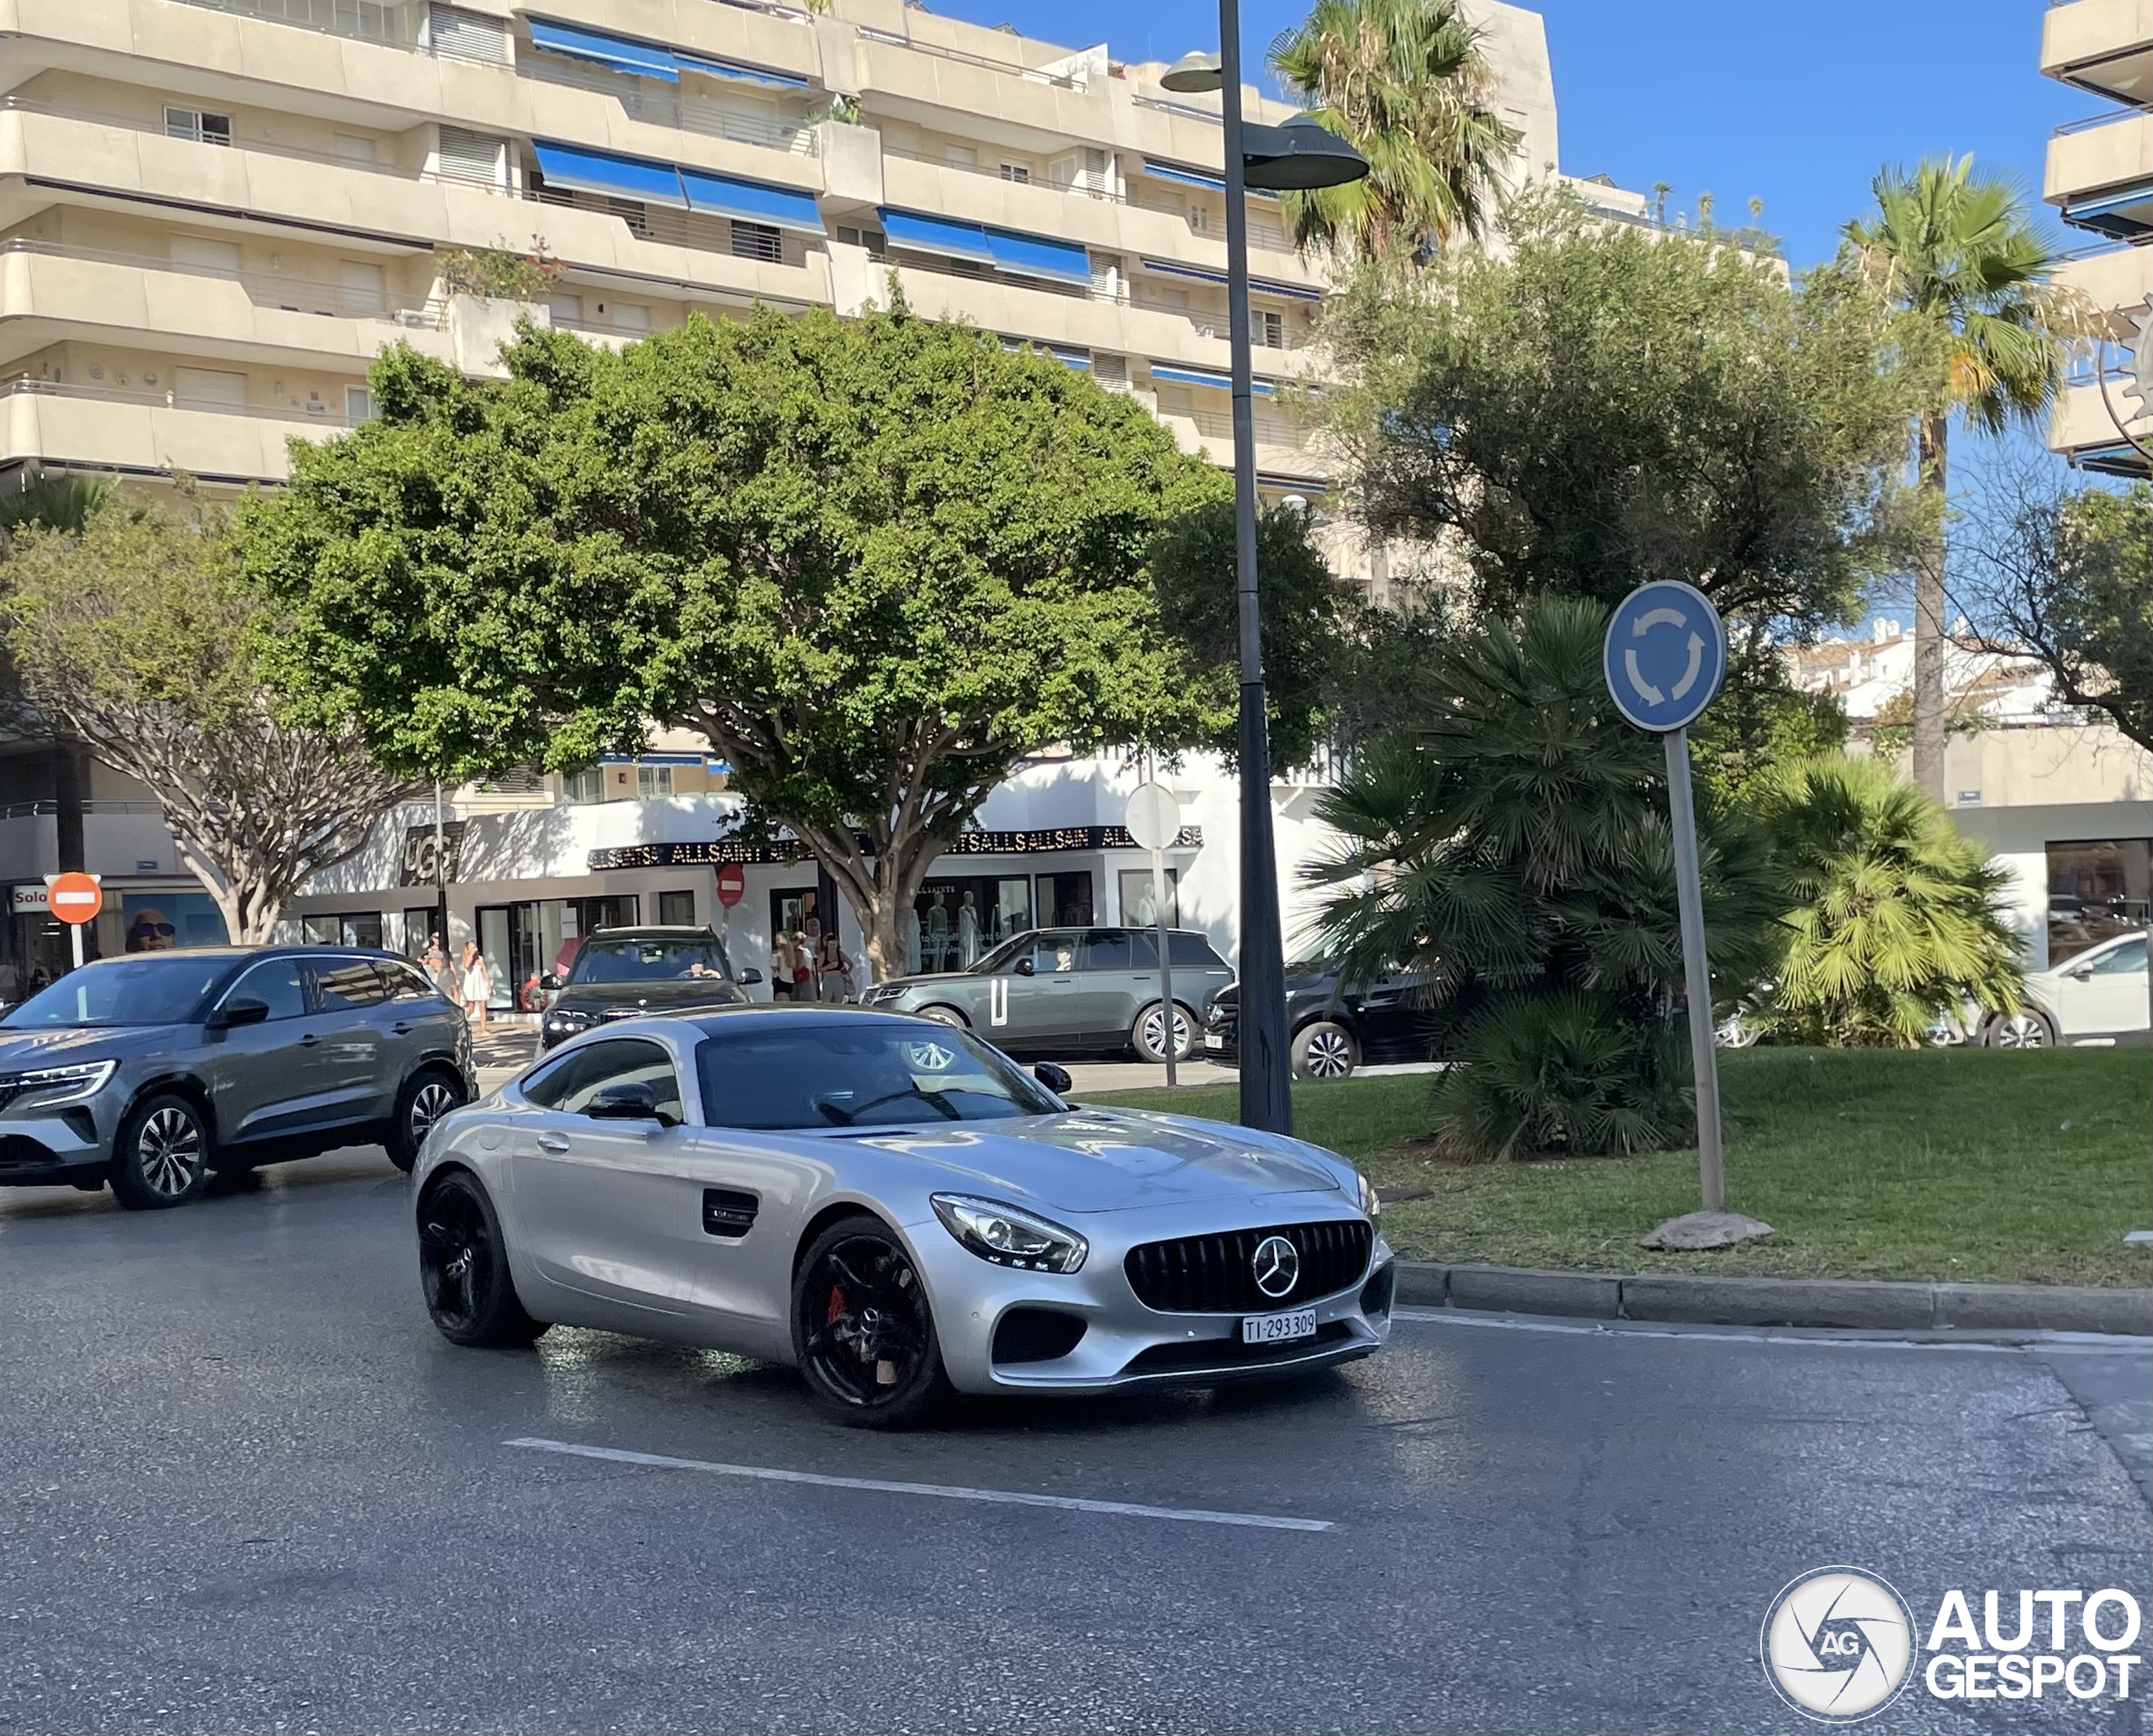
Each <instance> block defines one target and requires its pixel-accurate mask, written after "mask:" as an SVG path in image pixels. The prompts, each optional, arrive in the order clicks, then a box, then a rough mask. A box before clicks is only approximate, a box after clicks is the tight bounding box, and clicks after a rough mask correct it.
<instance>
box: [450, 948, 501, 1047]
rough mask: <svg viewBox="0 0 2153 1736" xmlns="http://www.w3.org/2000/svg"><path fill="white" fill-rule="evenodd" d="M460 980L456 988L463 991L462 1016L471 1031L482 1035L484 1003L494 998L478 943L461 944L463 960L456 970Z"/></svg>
mask: <svg viewBox="0 0 2153 1736" xmlns="http://www.w3.org/2000/svg"><path fill="white" fill-rule="evenodd" d="M458 976H459V977H460V978H461V979H462V981H461V982H460V983H459V984H458V987H461V988H462V990H463V1016H464V1017H465V1018H466V1019H469V1020H470V1021H471V1027H472V1029H473V1030H476V1031H479V1032H481V1033H483V1032H484V1030H485V1029H486V1003H487V1002H489V1001H490V1000H491V999H493V998H494V979H493V976H492V974H491V973H490V972H489V971H488V970H487V969H486V955H485V954H484V953H483V952H481V951H479V943H478V942H477V941H475V940H466V941H465V942H464V943H463V961H462V963H461V965H460V966H458Z"/></svg>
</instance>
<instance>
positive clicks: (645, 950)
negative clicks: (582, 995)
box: [569, 937, 733, 987]
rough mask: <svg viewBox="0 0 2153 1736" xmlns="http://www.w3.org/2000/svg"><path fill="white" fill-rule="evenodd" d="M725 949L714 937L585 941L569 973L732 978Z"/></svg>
mask: <svg viewBox="0 0 2153 1736" xmlns="http://www.w3.org/2000/svg"><path fill="white" fill-rule="evenodd" d="M732 974H733V971H732V968H731V966H728V965H727V963H726V961H725V951H724V949H723V948H722V947H721V946H720V945H718V944H717V941H716V940H715V939H696V938H693V937H683V938H681V939H677V940H673V939H657V940H608V939H589V940H586V941H585V942H584V943H583V947H582V950H580V951H579V952H578V953H577V954H576V955H575V966H574V968H573V969H572V970H570V971H569V986H570V987H574V985H576V984H578V983H582V982H676V981H679V980H680V979H682V978H697V977H704V976H731V975H732Z"/></svg>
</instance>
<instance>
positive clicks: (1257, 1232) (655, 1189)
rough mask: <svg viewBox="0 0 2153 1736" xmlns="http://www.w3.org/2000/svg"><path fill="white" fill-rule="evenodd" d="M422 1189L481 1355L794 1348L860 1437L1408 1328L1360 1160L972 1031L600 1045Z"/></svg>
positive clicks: (583, 1045)
mask: <svg viewBox="0 0 2153 1736" xmlns="http://www.w3.org/2000/svg"><path fill="white" fill-rule="evenodd" d="M1039 1072H1040V1073H1041V1074H1043V1075H1045V1078H1046V1080H1048V1081H1050V1082H1052V1083H1054V1084H1057V1085H1059V1086H1061V1088H1064V1089H1066V1088H1067V1084H1068V1076H1067V1075H1066V1074H1065V1073H1063V1072H1061V1069H1059V1068H1057V1067H1043V1068H1041V1069H1039ZM414 1198H415V1201H416V1204H417V1220H418V1232H419V1266H420V1273H421V1281H422V1283H423V1284H424V1288H425V1291H426V1306H427V1308H428V1310H430V1311H431V1314H432V1315H433V1318H434V1321H435V1324H436V1326H439V1327H440V1328H441V1330H442V1332H444V1333H445V1334H446V1335H447V1336H448V1337H449V1338H451V1339H452V1340H453V1341H454V1342H457V1343H458V1344H471V1345H502V1344H521V1343H528V1342H531V1340H532V1339H533V1338H535V1337H537V1336H538V1334H540V1333H541V1332H542V1331H545V1330H546V1328H547V1327H548V1326H549V1325H554V1324H559V1325H563V1326H596V1327H602V1328H605V1329H606V1330H608V1331H616V1332H632V1333H637V1334H640V1335H642V1336H647V1337H653V1338H669V1339H676V1340H680V1341H681V1342H686V1343H690V1344H698V1345H706V1346H709V1347H713V1348H717V1349H721V1350H728V1351H733V1352H738V1353H740V1354H742V1355H745V1356H750V1357H756V1358H764V1359H766V1360H770V1361H775V1362H783V1363H793V1364H794V1365H796V1367H798V1368H799V1369H800V1370H801V1373H802V1374H803V1375H804V1376H805V1377H806V1379H807V1385H808V1389H809V1390H810V1391H811V1392H812V1394H813V1395H814V1397H815V1399H816V1400H817V1403H818V1404H819V1405H822V1406H823V1408H824V1409H826V1410H828V1411H829V1412H830V1413H831V1414H833V1416H837V1417H838V1418H840V1419H842V1420H844V1421H849V1422H856V1423H862V1424H870V1425H873V1424H885V1423H903V1422H909V1421H916V1420H918V1419H919V1418H921V1417H922V1416H925V1415H926V1414H928V1412H930V1411H931V1410H933V1409H934V1407H935V1405H937V1403H938V1402H939V1400H941V1398H942V1397H943V1396H944V1395H946V1394H947V1393H948V1392H949V1391H950V1389H952V1388H954V1389H956V1390H958V1391H961V1392H968V1393H995V1392H1034V1393H1036V1392H1077V1393H1081V1392H1100V1391H1104V1390H1107V1389H1112V1388H1116V1387H1123V1386H1131V1385H1136V1384H1143V1383H1151V1382H1177V1383H1182V1384H1195V1385H1210V1384H1218V1383H1220V1382H1224V1381H1227V1380H1234V1379H1244V1378H1247V1377H1250V1376H1256V1375H1277V1374H1279V1373H1285V1372H1288V1371H1295V1370H1302V1369H1307V1368H1315V1367H1318V1366H1320V1365H1323V1364H1326V1363H1337V1362H1343V1361H1346V1360H1348V1359H1350V1358H1354V1357H1362V1356H1366V1355H1367V1354H1368V1353H1369V1352H1371V1351H1373V1350H1375V1349H1376V1348H1377V1347H1379V1346H1380V1345H1381V1344H1382V1343H1383V1340H1384V1338H1385V1336H1387V1335H1388V1333H1389V1327H1390V1305H1391V1293H1392V1289H1393V1284H1394V1269H1393V1263H1392V1258H1391V1252H1390V1250H1389V1247H1388V1246H1385V1244H1384V1242H1383V1237H1382V1236H1381V1235H1380V1234H1378V1230H1377V1225H1376V1217H1377V1213H1378V1210H1379V1209H1380V1208H1379V1206H1378V1202H1377V1199H1376V1196H1375V1193H1374V1190H1373V1188H1370V1187H1369V1186H1368V1184H1367V1182H1365V1181H1364V1180H1362V1178H1361V1177H1360V1176H1359V1175H1358V1174H1357V1173H1356V1172H1355V1171H1354V1170H1353V1168H1352V1166H1351V1165H1350V1164H1348V1163H1347V1162H1345V1160H1344V1159H1342V1158H1340V1157H1337V1156H1333V1155H1332V1154H1331V1153H1330V1152H1328V1151H1322V1150H1320V1149H1319V1148H1318V1147H1316V1146H1309V1145H1304V1144H1303V1143H1301V1142H1300V1141H1297V1140H1291V1139H1286V1138H1283V1137H1281V1136H1278V1135H1272V1134H1263V1133H1255V1132H1251V1131H1249V1130H1246V1129H1243V1128H1237V1127H1227V1126H1223V1125H1219V1124H1218V1123H1216V1122H1209V1121H1195V1120H1190V1119H1186V1118H1184V1117H1181V1116H1176V1115H1164V1114H1151V1113H1148V1112H1139V1111H1134V1110H1129V1109H1082V1108H1078V1107H1075V1106H1072V1105H1071V1104H1066V1103H1064V1102H1063V1101H1062V1100H1061V1098H1060V1097H1059V1096H1057V1095H1056V1094H1055V1092H1054V1091H1052V1090H1050V1089H1049V1088H1048V1086H1047V1084H1046V1083H1043V1082H1041V1081H1040V1080H1039V1078H1035V1077H1032V1076H1029V1075H1027V1074H1025V1073H1024V1072H1021V1071H1020V1070H1019V1069H1018V1067H1017V1066H1015V1064H1014V1063H1013V1062H1012V1061H1009V1060H1008V1058H1007V1057H1006V1056H1003V1055H1002V1054H1001V1053H1000V1052H999V1051H997V1050H995V1049H992V1048H990V1047H988V1046H987V1045H985V1044H983V1043H981V1042H980V1041H978V1040H976V1039H975V1038H973V1037H971V1036H970V1035H967V1034H965V1033H964V1032H961V1031H955V1030H950V1029H945V1028H944V1027H942V1026H939V1025H935V1024H928V1022H926V1021H924V1020H922V1019H911V1018H907V1017H902V1016H899V1015H895V1014H880V1013H870V1012H865V1011H860V1010H858V1009H844V1008H817V1009H811V1008H804V1007H803V1008H797V1009H793V1008H770V1009H768V1010H748V1009H741V1010H738V1011H734V1012H729V1013H721V1014H711V1015H707V1016H705V1017H702V1018H699V1019H638V1020H637V1021H636V1022H635V1023H634V1024H632V1025H628V1026H615V1027H612V1028H611V1029H605V1030H602V1031H594V1032H592V1033H590V1035H587V1036H585V1037H580V1038H578V1039H577V1040H574V1042H571V1043H568V1044H564V1045H562V1046H561V1047H560V1048H558V1049H557V1050H555V1051H553V1053H552V1054H550V1055H549V1056H547V1057H546V1058H545V1059H544V1060H542V1061H540V1062H538V1063H537V1065H536V1066H532V1068H531V1069H530V1070H529V1071H528V1072H526V1073H524V1074H523V1076H522V1077H521V1078H519V1079H517V1080H516V1082H514V1083H513V1084H510V1085H508V1086H505V1087H504V1088H502V1089H500V1091H498V1092H496V1093H494V1094H493V1095H492V1096H491V1097H489V1098H487V1099H486V1100H485V1101H484V1102H483V1103H479V1104H473V1105H471V1106H469V1107H468V1108H465V1109H458V1110H457V1111H456V1112H454V1113H453V1114H450V1115H447V1116H446V1117H444V1118H443V1119H442V1120H441V1121H440V1122H439V1123H438V1124H436V1126H435V1128H434V1130H433V1131H432V1133H431V1135H429V1136H428V1138H427V1140H426V1148H425V1151H423V1153H422V1154H421V1157H420V1160H419V1163H418V1167H417V1169H416V1171H415V1187H414Z"/></svg>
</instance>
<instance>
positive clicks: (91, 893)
mask: <svg viewBox="0 0 2153 1736" xmlns="http://www.w3.org/2000/svg"><path fill="white" fill-rule="evenodd" d="M45 902H46V903H47V904H48V905H49V906H50V908H51V911H52V913H53V914H54V915H55V916H56V917H58V918H60V920H61V921H62V922H64V923H73V924H75V925H76V926H77V928H80V927H81V926H82V924H84V923H87V922H95V921H96V920H97V919H98V912H99V911H100V910H102V909H103V908H104V888H103V887H101V886H99V885H98V880H97V876H95V875H94V874H56V875H54V876H52V878H51V879H50V880H48V881H45Z"/></svg>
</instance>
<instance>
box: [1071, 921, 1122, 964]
mask: <svg viewBox="0 0 2153 1736" xmlns="http://www.w3.org/2000/svg"><path fill="white" fill-rule="evenodd" d="M1077 968H1078V969H1079V970H1082V971H1133V970H1135V968H1136V959H1135V955H1134V954H1133V953H1132V952H1130V950H1129V931H1128V930H1127V929H1094V930H1092V933H1090V934H1087V935H1086V936H1085V937H1084V950H1083V955H1082V962H1081V963H1080V964H1079V965H1078V966H1077Z"/></svg>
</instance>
